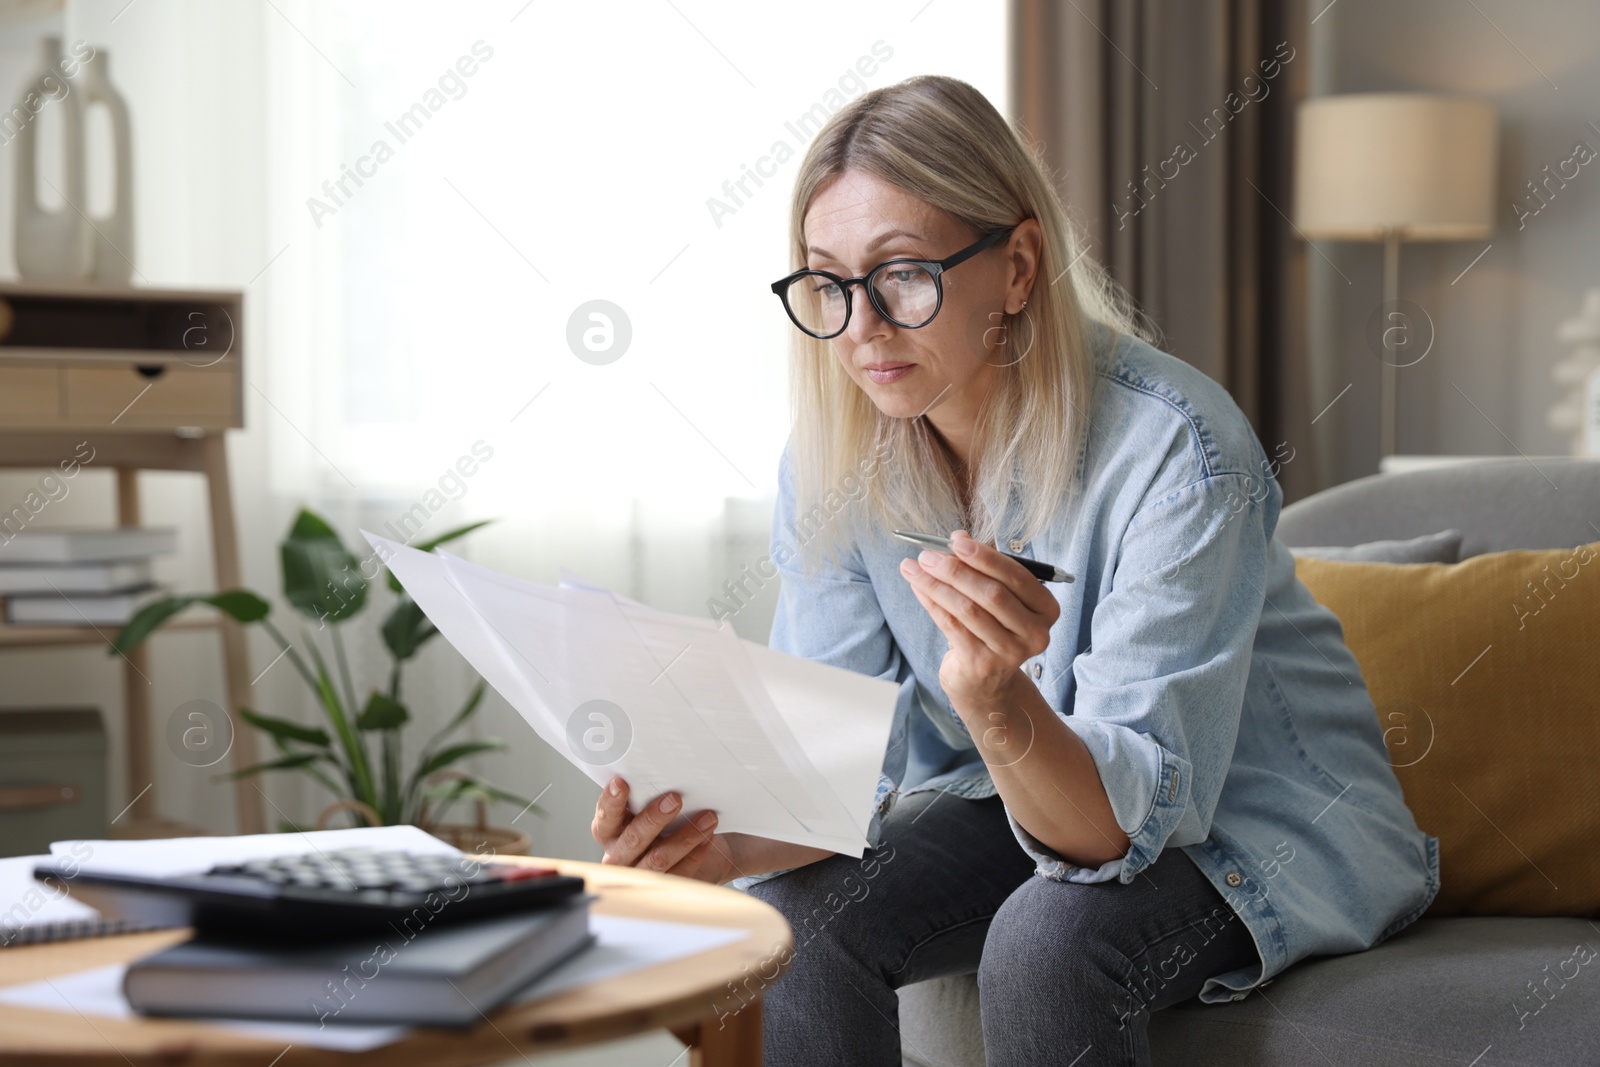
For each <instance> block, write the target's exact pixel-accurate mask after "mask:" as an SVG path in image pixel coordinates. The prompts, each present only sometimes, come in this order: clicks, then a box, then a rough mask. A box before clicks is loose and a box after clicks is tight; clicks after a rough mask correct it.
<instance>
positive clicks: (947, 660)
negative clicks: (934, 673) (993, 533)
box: [900, 530, 1061, 717]
mask: <svg viewBox="0 0 1600 1067" xmlns="http://www.w3.org/2000/svg"><path fill="white" fill-rule="evenodd" d="M950 536H951V548H953V549H954V550H955V553H956V554H954V555H952V554H950V553H948V552H940V551H937V550H934V549H928V550H926V551H924V552H923V553H922V555H921V556H920V557H918V560H910V559H908V560H905V561H904V562H902V563H901V564H900V573H901V574H903V575H904V576H905V577H906V580H907V581H909V582H910V583H911V591H912V592H913V593H915V594H916V596H917V600H918V601H920V602H921V603H922V606H923V607H924V608H925V609H926V610H927V612H928V614H929V615H931V616H932V617H933V621H934V623H935V624H936V625H937V626H938V627H939V629H940V630H942V631H944V635H945V638H946V639H947V640H948V641H949V642H950V651H949V652H946V653H945V657H944V661H943V662H942V663H941V664H940V665H939V685H940V686H941V687H942V688H943V689H944V693H945V696H947V697H948V698H949V699H950V703H951V706H952V707H954V708H955V709H956V711H957V712H958V713H960V714H962V715H963V717H965V715H966V714H967V713H968V712H969V711H974V710H977V709H983V708H988V707H992V706H993V705H994V704H996V703H997V702H1000V701H1003V700H1005V699H1007V694H1008V693H1009V691H1010V686H1012V685H1015V684H1016V683H1017V680H1018V678H1019V677H1020V675H1021V672H1020V671H1019V669H1018V668H1020V667H1021V666H1022V662H1023V661H1024V660H1026V659H1028V658H1029V657H1031V656H1037V655H1039V654H1040V653H1041V652H1043V651H1044V650H1045V649H1046V648H1048V647H1049V645H1050V628H1051V627H1052V626H1054V625H1055V623H1056V620H1057V619H1058V618H1060V617H1061V605H1060V604H1058V603H1057V602H1056V598H1055V597H1053V596H1051V595H1050V592H1049V590H1047V589H1045V587H1044V583H1043V582H1041V581H1039V579H1037V578H1035V577H1034V576H1033V575H1032V574H1030V573H1028V569H1027V568H1026V567H1024V566H1023V565H1022V564H1020V563H1018V562H1017V561H1016V560H1014V559H1010V558H1008V557H1006V556H1005V555H1004V554H1003V553H1001V552H1000V551H999V550H998V549H996V548H995V547H994V546H992V545H985V544H981V543H979V542H977V541H974V540H973V539H972V538H971V537H970V536H968V534H967V532H966V531H965V530H956V531H955V532H954V533H952V534H951V535H950ZM919 561H920V565H919Z"/></svg>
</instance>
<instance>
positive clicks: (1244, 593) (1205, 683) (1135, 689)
mask: <svg viewBox="0 0 1600 1067" xmlns="http://www.w3.org/2000/svg"><path fill="white" fill-rule="evenodd" d="M1269 494H1270V495H1272V496H1273V497H1274V501H1273V503H1274V506H1276V500H1277V499H1281V491H1280V490H1279V489H1278V486H1277V483H1276V482H1275V481H1273V480H1272V479H1270V478H1265V479H1264V478H1262V477H1261V476H1259V475H1254V476H1253V475H1250V474H1245V473H1221V474H1213V475H1210V476H1208V477H1205V478H1203V479H1201V480H1199V481H1195V482H1192V483H1190V484H1188V485H1184V486H1182V487H1180V488H1177V489H1174V490H1171V491H1170V492H1165V493H1163V494H1162V495H1161V496H1160V497H1159V498H1158V499H1155V500H1153V501H1150V502H1147V503H1145V504H1143V506H1141V507H1140V509H1139V510H1138V511H1137V512H1136V513H1135V514H1134V515H1133V517H1132V519H1131V520H1130V522H1129V524H1128V526H1127V528H1126V531H1125V532H1124V534H1123V537H1122V541H1121V546H1120V550H1119V552H1118V554H1117V557H1116V559H1117V562H1116V565H1115V571H1114V573H1113V577H1112V583H1111V590H1110V592H1109V593H1107V594H1106V595H1105V596H1104V597H1103V598H1102V599H1101V600H1100V602H1099V603H1098V604H1096V605H1095V608H1094V612H1093V615H1092V629H1091V634H1092V644H1091V646H1090V648H1089V650H1088V651H1086V652H1084V653H1082V654H1080V655H1079V656H1077V657H1076V659H1075V660H1074V662H1073V665H1072V670H1073V676H1074V681H1075V694H1074V696H1073V700H1072V708H1071V714H1069V715H1066V716H1064V721H1065V722H1066V724H1067V726H1068V727H1069V728H1070V729H1071V730H1072V731H1073V732H1074V733H1075V734H1077V735H1078V737H1079V738H1080V739H1081V740H1082V741H1083V743H1084V745H1085V746H1086V747H1087V748H1088V750H1089V754H1090V755H1091V756H1092V757H1093V759H1094V763H1095V766H1096V768H1097V769H1098V770H1099V772H1100V780H1101V782H1102V783H1103V784H1104V786H1105V790H1106V796H1107V798H1108V799H1109V800H1110V803H1111V810H1112V812H1113V813H1114V815H1115V816H1116V820H1117V825H1118V826H1120V827H1121V828H1122V830H1123V832H1125V833H1126V834H1127V835H1128V838H1129V844H1128V849H1127V852H1126V853H1124V854H1123V855H1122V856H1120V857H1118V858H1116V859H1112V860H1108V861H1107V862H1105V863H1103V864H1101V865H1100V866H1099V867H1097V868H1087V867H1080V866H1077V865H1075V864H1073V863H1071V862H1070V861H1068V860H1066V859H1065V858H1063V857H1062V856H1061V855H1060V854H1059V853H1057V852H1055V851H1054V850H1052V849H1050V848H1048V847H1047V846H1045V845H1043V844H1041V843H1040V842H1039V841H1038V840H1037V839H1036V838H1034V837H1033V835H1031V834H1029V833H1028V832H1027V831H1026V830H1024V829H1023V828H1022V827H1021V826H1020V825H1019V824H1018V823H1017V821H1016V819H1015V818H1014V817H1011V816H1010V814H1009V812H1008V814H1007V817H1008V818H1009V819H1010V821H1011V826H1012V829H1013V831H1014V832H1015V833H1016V835H1017V840H1018V841H1019V842H1020V843H1021V844H1022V846H1023V848H1024V850H1025V851H1027V852H1028V854H1029V855H1031V856H1033V857H1034V859H1036V860H1037V861H1038V864H1039V866H1038V871H1039V873H1040V874H1041V875H1044V876H1045V877H1049V878H1053V879H1056V880H1058V881H1073V882H1103V881H1110V880H1111V879H1113V878H1115V879H1118V880H1119V881H1121V882H1131V881H1132V880H1133V879H1134V878H1135V877H1136V876H1137V875H1138V873H1139V872H1140V871H1142V870H1143V869H1144V868H1145V867H1148V866H1149V865H1150V864H1151V863H1153V862H1155V859H1156V857H1157V856H1158V855H1159V854H1160V853H1161V850H1162V849H1163V848H1165V847H1167V846H1168V845H1174V846H1176V845H1189V844H1195V843H1197V842H1200V841H1204V840H1205V839H1206V836H1207V835H1208V834H1209V833H1210V827H1211V818H1212V815H1213V813H1214V812H1215V810H1216V805H1217V797H1218V795H1219V794H1220V792H1221V790H1222V782H1223V779H1224V777H1226V775H1227V772H1228V766H1229V763H1230V762H1231V760H1232V756H1233V748H1234V742H1235V740H1236V738H1237V735H1238V730H1239V722H1240V718H1241V715H1242V711H1243V707H1244V694H1245V686H1246V682H1247V680H1248V676H1249V672H1250V661H1251V652H1252V649H1253V647H1254V644H1255V635H1256V629H1257V627H1258V625H1259V623H1260V618H1261V609H1262V603H1263V598H1264V595H1265V580H1266V564H1267V553H1268V549H1269V548H1270V544H1269V542H1268V540H1267V538H1266V524H1265V518H1264V514H1265V502H1266V501H1267V499H1268V496H1269Z"/></svg>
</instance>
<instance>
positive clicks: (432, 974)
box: [122, 893, 599, 1026]
mask: <svg viewBox="0 0 1600 1067" xmlns="http://www.w3.org/2000/svg"><path fill="white" fill-rule="evenodd" d="M598 899H599V897H597V896H595V895H594V894H592V893H580V894H578V895H577V896H575V897H572V898H570V899H568V900H564V901H561V902H560V903H557V904H552V905H549V906H546V907H542V908H537V909H534V910H530V911H524V912H518V913H516V914H513V915H504V916H496V917H494V918H489V919H476V920H473V921H471V922H461V923H457V924H455V925H452V926H438V925H434V926H427V927H424V928H423V929H422V930H420V931H418V932H415V933H411V934H409V936H408V935H407V933H406V932H403V931H401V930H400V929H399V928H398V927H397V928H395V929H394V930H393V931H392V932H387V933H375V934H371V935H367V936H363V937H359V938H352V939H350V940H348V941H343V940H341V941H336V942H333V943H328V942H313V943H309V944H281V943H277V944H274V943H267V944H259V945H251V944H242V943H237V942H219V941H206V940H202V939H198V938H197V939H192V940H189V941H185V942H183V943H182V944H178V945H173V946H172V947H170V948H166V949H163V950H162V951H160V952H157V953H155V954H154V955H150V956H146V957H145V958H143V959H141V960H138V961H136V962H135V963H133V964H131V965H130V966H129V967H128V970H127V974H126V975H125V976H124V978H123V980H122V991H123V993H124V994H125V995H126V996H127V998H128V1003H129V1004H130V1005H131V1006H132V1007H133V1008H134V1010H135V1011H139V1012H142V1013H144V1014H147V1015H181V1016H195V1017H206V1016H211V1017H217V1018H231V1019H276V1020H283V1021H290V1022H302V1023H317V1024H318V1025H326V1024H330V1023H401V1022H403V1023H407V1024H410V1025H423V1026H471V1025H473V1024H475V1023H477V1022H479V1021H480V1020H481V1019H482V1018H483V1017H484V1016H485V1015H487V1014H488V1013H489V1012H491V1011H493V1010H494V1009H495V1008H497V1007H499V1006H500V1005H501V1004H503V1003H504V1002H505V1001H506V1000H507V999H508V998H510V997H511V995H512V994H513V993H515V992H517V990H519V989H521V988H522V987H523V986H526V985H527V984H528V983H530V982H532V981H533V980H534V979H536V978H538V977H540V976H542V975H544V974H546V973H547V972H549V971H551V970H553V969H554V968H555V967H556V966H557V965H559V964H560V963H562V962H563V961H565V960H566V959H568V958H569V957H571V956H573V955H575V954H576V953H578V952H581V951H582V950H583V949H585V948H587V947H589V946H590V945H591V944H593V943H594V940H595V935H594V934H593V933H592V932H591V931H590V929H589V904H590V902H591V901H594V900H598Z"/></svg>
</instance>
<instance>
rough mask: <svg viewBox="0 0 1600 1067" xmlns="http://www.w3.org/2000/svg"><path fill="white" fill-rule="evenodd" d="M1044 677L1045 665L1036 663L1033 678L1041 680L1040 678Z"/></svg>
mask: <svg viewBox="0 0 1600 1067" xmlns="http://www.w3.org/2000/svg"><path fill="white" fill-rule="evenodd" d="M1043 675H1044V664H1043V663H1035V664H1034V665H1033V676H1034V677H1035V678H1039V677H1042V676H1043Z"/></svg>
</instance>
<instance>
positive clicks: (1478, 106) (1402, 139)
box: [1294, 93, 1496, 241]
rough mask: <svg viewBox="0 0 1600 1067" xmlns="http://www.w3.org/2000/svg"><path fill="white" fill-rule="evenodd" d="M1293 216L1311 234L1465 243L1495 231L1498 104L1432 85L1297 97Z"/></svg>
mask: <svg viewBox="0 0 1600 1067" xmlns="http://www.w3.org/2000/svg"><path fill="white" fill-rule="evenodd" d="M1296 127H1297V129H1296V139H1295V167H1294V214H1295V225H1296V226H1297V227H1298V228H1299V230H1300V231H1301V233H1303V234H1304V235H1305V236H1307V237H1326V238H1334V239H1338V240H1351V241H1376V240H1382V239H1383V238H1384V236H1385V234H1386V233H1388V232H1394V233H1396V234H1397V235H1398V236H1399V237H1401V238H1403V239H1404V240H1407V241H1459V240H1464V239H1467V238H1474V237H1486V236H1488V235H1489V233H1490V231H1492V230H1493V229H1494V172H1495V141H1496V130H1495V112H1494V105H1493V104H1490V103H1488V102H1486V101H1483V100H1475V99H1471V98H1468V97H1458V96H1444V95H1440V94H1436V93H1351V94H1348V95H1341V96H1321V97H1314V98H1312V99H1310V100H1306V101H1304V102H1303V103H1301V104H1300V107H1299V111H1298V113H1297V115H1296Z"/></svg>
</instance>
